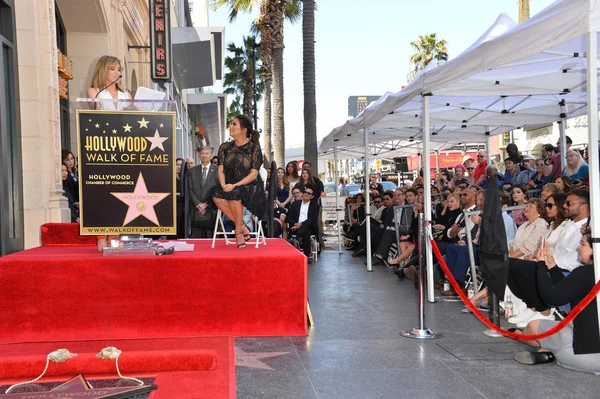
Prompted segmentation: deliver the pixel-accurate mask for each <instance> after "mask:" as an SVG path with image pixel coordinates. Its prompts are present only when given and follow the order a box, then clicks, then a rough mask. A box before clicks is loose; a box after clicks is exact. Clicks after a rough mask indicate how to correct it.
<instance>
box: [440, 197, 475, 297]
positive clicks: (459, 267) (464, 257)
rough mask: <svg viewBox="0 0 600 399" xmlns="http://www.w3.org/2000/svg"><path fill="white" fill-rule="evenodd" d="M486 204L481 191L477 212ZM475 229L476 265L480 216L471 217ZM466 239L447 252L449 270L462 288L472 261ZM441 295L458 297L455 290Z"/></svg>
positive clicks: (450, 247)
mask: <svg viewBox="0 0 600 399" xmlns="http://www.w3.org/2000/svg"><path fill="white" fill-rule="evenodd" d="M484 204H485V192H484V191H480V192H479V193H477V199H476V205H477V210H481V211H482V210H483V207H484ZM470 218H471V221H472V226H473V229H472V230H471V239H472V240H473V254H474V258H475V263H479V260H478V258H479V256H478V255H479V231H480V230H479V227H480V226H481V220H482V218H481V216H480V215H471V216H470ZM467 245H468V244H467V242H466V238H465V240H460V241H458V243H456V244H451V245H450V246H449V247H448V250H447V251H446V263H447V265H448V269H450V272H451V273H452V276H453V277H454V279H456V281H457V282H458V283H459V285H460V286H464V283H465V281H466V278H467V271H468V270H469V267H470V266H471V260H470V257H469V247H468V246H467ZM440 294H442V295H445V296H453V295H456V292H455V291H454V289H453V288H451V289H450V290H449V291H440Z"/></svg>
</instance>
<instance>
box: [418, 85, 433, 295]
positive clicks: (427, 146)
mask: <svg viewBox="0 0 600 399" xmlns="http://www.w3.org/2000/svg"><path fill="white" fill-rule="evenodd" d="M429 97H430V95H424V96H423V157H424V158H423V161H424V162H423V163H424V165H423V196H424V197H425V198H424V203H423V213H424V214H425V229H424V234H423V236H422V237H421V240H424V241H425V261H426V263H427V266H426V267H427V269H426V270H427V300H428V301H429V302H435V291H434V287H435V281H434V280H433V258H432V256H433V252H432V250H431V243H430V242H429V239H428V234H427V232H428V231H429V229H430V228H431V226H430V225H431V165H430V163H431V157H430V156H429V153H430V152H431V143H430V139H431V137H430V132H429ZM422 275H423V274H422Z"/></svg>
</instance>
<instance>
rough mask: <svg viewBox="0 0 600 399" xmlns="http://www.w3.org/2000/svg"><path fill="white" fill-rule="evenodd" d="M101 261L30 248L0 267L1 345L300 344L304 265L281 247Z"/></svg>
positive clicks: (75, 252) (200, 244)
mask: <svg viewBox="0 0 600 399" xmlns="http://www.w3.org/2000/svg"><path fill="white" fill-rule="evenodd" d="M194 243H195V244H196V247H195V251H193V252H181V253H175V254H173V255H169V256H154V257H103V256H101V254H100V253H99V252H98V251H97V250H96V248H94V247H39V248H34V249H31V250H28V251H23V252H19V253H16V254H13V255H9V256H5V257H3V258H0V312H1V314H2V316H3V317H2V318H0V331H2V333H1V334H0V342H4V343H17V342H32V341H34V342H39V341H78V340H83V341H86V340H98V339H103V340H114V339H138V338H164V337H196V336H224V335H227V336H273V335H281V336H290V335H306V333H307V326H306V300H307V266H306V258H305V257H304V256H303V255H302V254H300V253H299V252H298V251H297V250H295V249H294V248H293V247H292V246H290V245H289V244H288V243H286V242H285V241H283V240H280V239H271V240H267V245H266V246H262V245H261V246H260V247H259V248H258V249H255V248H254V247H253V246H249V247H248V248H246V249H238V248H236V247H235V246H231V245H229V246H226V245H225V243H224V242H223V240H220V241H218V243H217V247H216V248H215V249H211V248H210V244H211V242H210V241H209V240H201V241H194Z"/></svg>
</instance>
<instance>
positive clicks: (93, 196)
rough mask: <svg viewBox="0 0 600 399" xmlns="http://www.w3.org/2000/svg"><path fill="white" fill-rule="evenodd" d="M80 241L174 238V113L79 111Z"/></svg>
mask: <svg viewBox="0 0 600 399" xmlns="http://www.w3.org/2000/svg"><path fill="white" fill-rule="evenodd" d="M77 137H78V146H79V152H78V153H79V157H78V164H79V166H78V167H79V210H80V226H81V227H80V230H81V234H82V235H112V234H144V235H171V234H175V233H176V228H175V171H174V169H175V113H174V112H137V111H133V112H120V111H92V110H89V111H88V110H77Z"/></svg>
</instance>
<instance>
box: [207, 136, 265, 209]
mask: <svg viewBox="0 0 600 399" xmlns="http://www.w3.org/2000/svg"><path fill="white" fill-rule="evenodd" d="M218 157H219V165H223V173H225V184H235V183H237V182H239V181H240V180H242V179H244V178H245V177H246V176H248V174H250V170H251V169H256V170H257V171H258V170H259V169H260V167H261V165H262V164H263V156H262V153H261V152H260V149H259V148H258V147H257V146H256V145H255V144H254V143H252V142H250V141H248V142H247V143H246V144H244V145H241V146H237V145H236V144H235V142H234V141H229V142H226V143H223V144H221V146H220V147H219V155H218ZM213 197H215V198H221V199H225V200H228V201H242V204H243V205H244V206H245V207H246V208H247V209H248V210H249V211H250V212H252V214H253V215H256V216H258V217H259V218H262V217H264V216H265V215H266V212H267V207H266V205H267V200H266V198H265V189H264V185H263V182H262V179H261V178H260V175H258V176H257V177H256V180H254V181H253V182H251V183H248V184H246V185H244V186H238V187H235V188H234V189H233V190H231V191H230V192H225V191H223V188H222V187H217V188H216V189H215V192H214V193H213Z"/></svg>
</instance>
